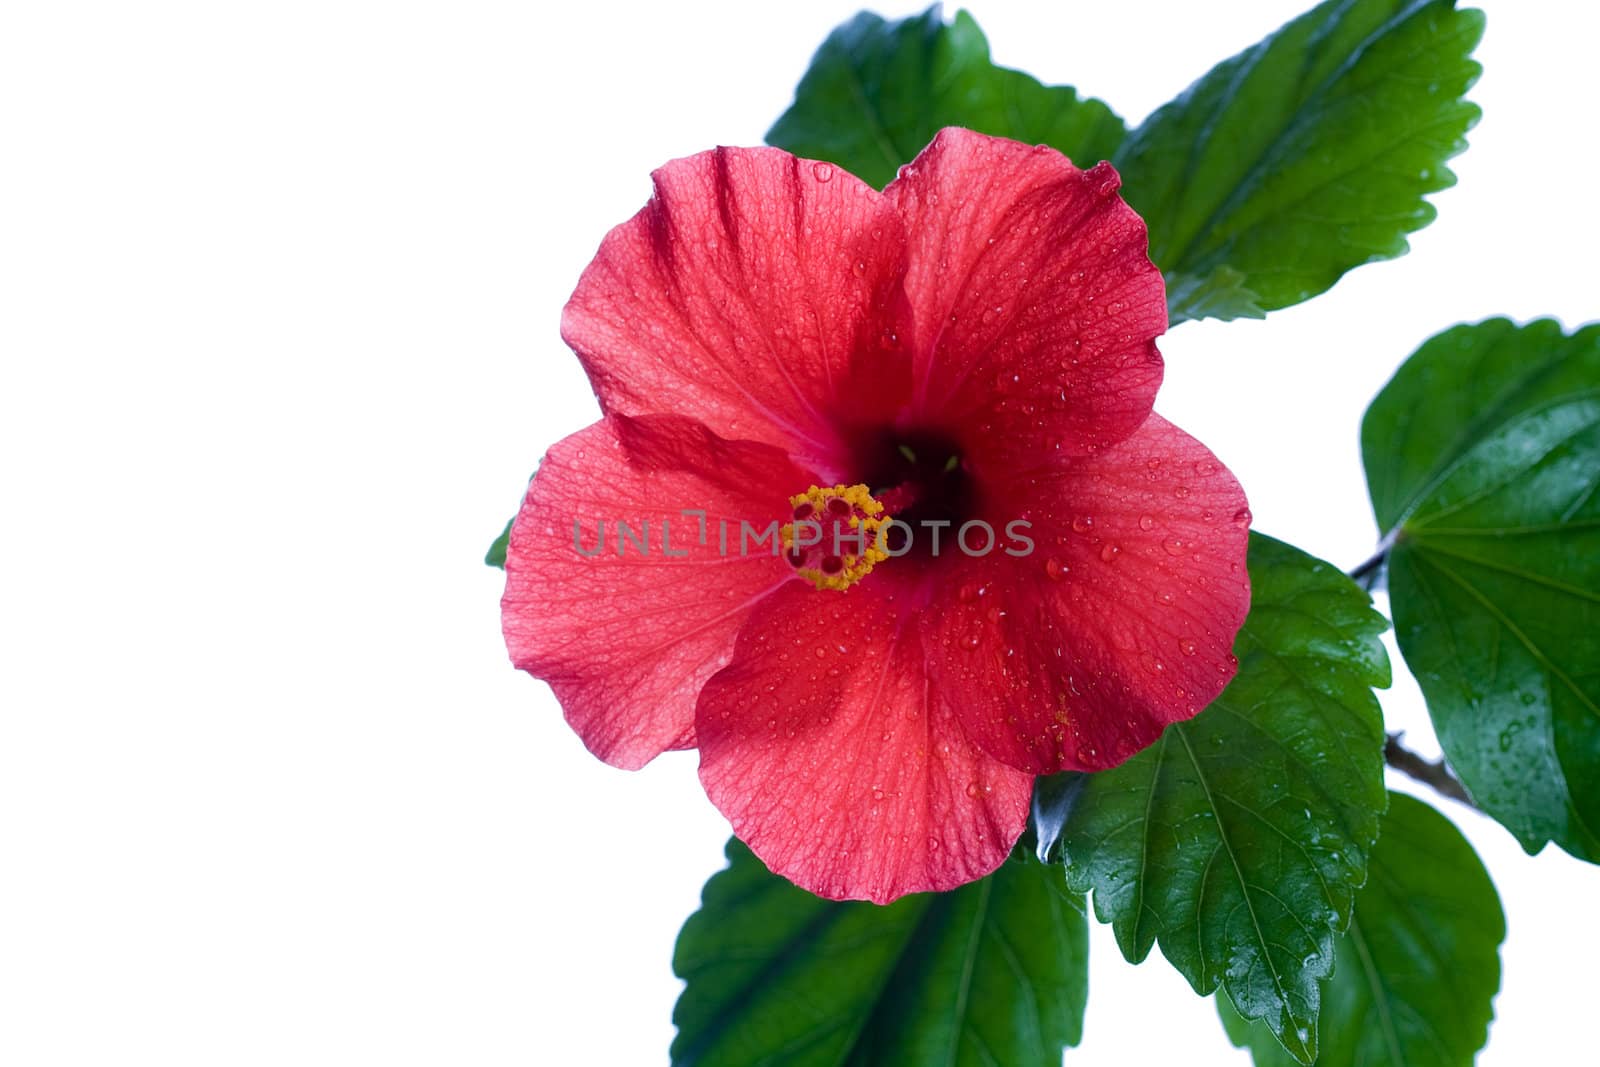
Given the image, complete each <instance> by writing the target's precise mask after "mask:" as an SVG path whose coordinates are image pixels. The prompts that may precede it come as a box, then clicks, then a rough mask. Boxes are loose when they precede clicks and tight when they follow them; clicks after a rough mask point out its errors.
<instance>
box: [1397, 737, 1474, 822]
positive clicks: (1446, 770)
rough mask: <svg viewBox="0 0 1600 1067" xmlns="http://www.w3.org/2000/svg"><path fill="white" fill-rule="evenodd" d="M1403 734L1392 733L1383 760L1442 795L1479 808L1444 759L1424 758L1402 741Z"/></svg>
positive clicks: (1470, 806)
mask: <svg viewBox="0 0 1600 1067" xmlns="http://www.w3.org/2000/svg"><path fill="white" fill-rule="evenodd" d="M1403 736H1404V735H1403V734H1399V733H1393V734H1390V735H1389V737H1388V740H1387V741H1385V742H1384V745H1383V761H1384V762H1385V763H1387V764H1388V765H1389V766H1391V767H1393V768H1394V769H1395V770H1397V771H1399V772H1400V773H1401V774H1405V775H1409V776H1410V777H1412V778H1415V779H1416V780H1417V781H1419V782H1421V783H1422V784H1423V785H1426V786H1429V787H1431V788H1432V789H1433V790H1434V792H1436V793H1438V794H1439V795H1440V796H1445V797H1449V798H1450V799H1451V800H1459V801H1460V802H1461V803H1463V804H1465V805H1466V806H1467V807H1469V808H1473V809H1475V810H1476V809H1477V807H1478V805H1476V804H1474V803H1473V802H1472V797H1471V796H1469V795H1468V793H1467V788H1466V786H1464V785H1462V784H1461V779H1459V778H1457V777H1456V776H1455V774H1454V773H1453V772H1452V771H1451V770H1450V767H1449V765H1448V764H1446V763H1445V761H1444V760H1430V759H1424V758H1423V757H1422V756H1419V755H1417V754H1416V753H1415V752H1413V751H1411V750H1410V749H1409V748H1406V747H1405V746H1404V745H1402V744H1401V743H1400V739H1401V738H1402V737H1403Z"/></svg>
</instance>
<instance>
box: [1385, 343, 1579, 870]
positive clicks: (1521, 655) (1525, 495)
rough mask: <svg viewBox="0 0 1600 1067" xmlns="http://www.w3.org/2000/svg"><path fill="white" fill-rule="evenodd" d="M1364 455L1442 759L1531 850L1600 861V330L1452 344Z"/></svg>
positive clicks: (1405, 379)
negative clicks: (1549, 846)
mask: <svg viewBox="0 0 1600 1067" xmlns="http://www.w3.org/2000/svg"><path fill="white" fill-rule="evenodd" d="M1361 448H1362V454H1363V457H1364V459H1365V461H1366V467H1367V483H1368V486H1369V488H1370V489H1371V493H1372V502H1373V510H1374V511H1375V512H1376V514H1377V517H1378V522H1379V524H1380V525H1381V526H1383V527H1385V528H1386V529H1387V530H1388V531H1389V532H1388V535H1387V537H1386V543H1390V544H1391V545H1392V547H1391V548H1390V550H1389V560H1388V566H1389V598H1390V602H1391V607H1392V609H1393V611H1394V620H1395V636H1396V637H1397V638H1398V639H1399V642H1400V650H1401V652H1402V653H1403V654H1404V655H1405V658H1406V663H1407V664H1409V665H1410V667H1411V669H1412V672H1413V673H1414V674H1416V676H1417V681H1418V682H1419V683H1420V684H1421V686H1422V692H1423V695H1424V696H1425V697H1426V698H1427V701H1428V711H1429V713H1430V714H1431V715H1432V717H1433V722H1434V726H1435V728H1436V729H1437V731H1438V734H1439V741H1440V744H1441V745H1442V746H1443V747H1444V752H1445V756H1446V757H1447V758H1448V759H1449V761H1450V763H1451V765H1452V766H1453V767H1454V769H1455V771H1456V774H1457V775H1458V776H1459V777H1460V778H1461V780H1462V782H1463V784H1465V785H1466V787H1467V791H1468V792H1470V793H1471V794H1472V798H1473V800H1474V801H1475V802H1476V803H1477V804H1478V806H1479V807H1480V808H1482V809H1483V810H1484V811H1486V812H1488V813H1489V814H1490V815H1492V816H1494V817H1495V818H1496V819H1498V820H1499V821H1500V822H1501V823H1502V824H1503V825H1504V826H1505V827H1506V828H1507V829H1508V830H1510V831H1511V832H1512V833H1513V834H1514V835H1516V837H1517V839H1518V840H1519V841H1520V842H1521V843H1522V846H1523V847H1524V848H1526V849H1528V850H1529V851H1530V852H1532V851H1537V850H1538V849H1539V848H1541V847H1543V845H1544V844H1545V843H1546V842H1547V841H1554V842H1555V843H1556V844H1558V845H1559V846H1561V847H1562V848H1564V849H1566V850H1567V851H1568V852H1571V853H1572V854H1573V855H1574V856H1577V857H1579V858H1581V859H1586V860H1589V861H1590V862H1600V326H1590V327H1588V328H1586V329H1584V330H1581V331H1579V332H1578V333H1576V334H1573V335H1571V336H1568V335H1565V334H1563V333H1562V331H1561V328H1560V327H1559V326H1558V325H1557V324H1556V323H1554V322H1550V321H1541V322H1534V323H1530V324H1529V325H1527V326H1522V327H1519V326H1515V325H1513V324H1512V323H1510V322H1507V321H1505V320H1504V319H1494V320H1490V321H1488V322H1484V323H1481V324H1479V325H1476V326H1458V327H1455V328H1454V329H1451V330H1447V331H1445V332H1444V333H1442V334H1440V335H1438V336H1437V337H1434V338H1433V339H1432V340H1430V341H1428V342H1427V343H1426V344H1424V345H1423V346H1422V348H1420V349H1418V351H1417V352H1416V354H1415V355H1413V356H1412V357H1411V358H1410V359H1409V360H1407V361H1406V363H1405V365H1404V366H1403V367H1401V368H1400V371H1399V373H1397V374H1396V375H1395V376H1394V380H1393V381H1391V382H1390V383H1389V384H1388V385H1387V386H1385V387H1384V389H1383V392H1382V393H1380V394H1379V396H1378V398H1377V399H1376V400H1374V401H1373V403H1372V407H1371V408H1369V409H1368V411H1367V415H1366V418H1365V420H1364V421H1363V423H1362V428H1361Z"/></svg>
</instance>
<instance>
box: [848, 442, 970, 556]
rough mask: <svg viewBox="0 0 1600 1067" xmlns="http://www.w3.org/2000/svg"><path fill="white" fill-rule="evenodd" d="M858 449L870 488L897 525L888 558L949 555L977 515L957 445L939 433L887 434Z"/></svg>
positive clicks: (892, 530) (890, 541) (890, 532)
mask: <svg viewBox="0 0 1600 1067" xmlns="http://www.w3.org/2000/svg"><path fill="white" fill-rule="evenodd" d="M859 449H860V450H859V453H858V454H859V455H860V457H861V459H860V466H861V469H862V471H863V473H865V474H866V475H867V478H866V482H867V484H868V485H871V486H873V487H875V488H876V489H877V490H878V493H877V495H878V499H879V500H881V501H883V503H884V505H885V506H886V507H888V508H889V510H890V511H892V512H893V513H894V517H895V519H896V520H898V521H897V522H896V523H895V525H894V526H893V527H891V528H890V530H889V536H888V541H887V544H886V546H885V547H886V548H887V549H888V551H889V554H890V555H892V556H895V557H899V556H901V555H908V556H909V557H910V558H911V559H914V560H915V559H922V558H930V557H932V556H934V555H937V554H938V551H936V550H935V548H934V546H935V544H938V545H940V546H941V550H943V551H948V550H949V548H948V546H949V543H950V541H951V539H952V538H953V537H954V536H955V533H956V531H957V530H958V529H960V527H961V524H962V523H963V522H965V521H966V520H968V519H970V518H972V517H973V515H974V514H975V512H976V510H977V507H976V503H977V502H976V498H975V486H974V484H973V482H972V479H971V478H970V477H969V475H968V473H967V469H966V466H965V464H963V462H962V456H961V449H960V447H959V446H958V445H957V444H956V442H955V440H953V439H952V438H950V437H948V436H946V435H944V434H942V433H937V432H928V431H920V430H911V431H885V432H881V433H878V434H875V435H870V436H867V437H865V438H864V439H863V440H862V442H861V444H860V446H859ZM941 531H942V532H941ZM936 537H937V538H938V540H937V541H936Z"/></svg>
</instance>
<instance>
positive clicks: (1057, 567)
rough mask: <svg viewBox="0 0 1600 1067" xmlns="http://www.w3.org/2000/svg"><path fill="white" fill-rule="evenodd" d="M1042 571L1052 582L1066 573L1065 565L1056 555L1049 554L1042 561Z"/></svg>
mask: <svg viewBox="0 0 1600 1067" xmlns="http://www.w3.org/2000/svg"><path fill="white" fill-rule="evenodd" d="M1044 573H1045V574H1046V575H1047V576H1048V577H1049V579H1050V580H1051V581H1052V582H1059V581H1060V580H1061V577H1062V575H1064V574H1066V573H1067V565H1066V564H1065V563H1062V562H1061V561H1060V560H1059V559H1056V557H1054V556H1051V557H1050V558H1049V559H1047V560H1045V561H1044Z"/></svg>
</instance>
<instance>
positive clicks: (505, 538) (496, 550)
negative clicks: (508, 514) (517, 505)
mask: <svg viewBox="0 0 1600 1067" xmlns="http://www.w3.org/2000/svg"><path fill="white" fill-rule="evenodd" d="M516 521H517V520H516V519H509V520H507V521H506V528H505V529H504V530H501V531H500V536H499V537H496V538H495V539H494V543H493V544H491V545H490V546H489V551H488V552H487V553H485V555H484V557H483V562H485V563H487V564H488V565H489V566H491V567H499V568H500V569H501V570H505V567H506V549H507V548H509V547H510V546H511V525H512V523H514V522H516Z"/></svg>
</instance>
